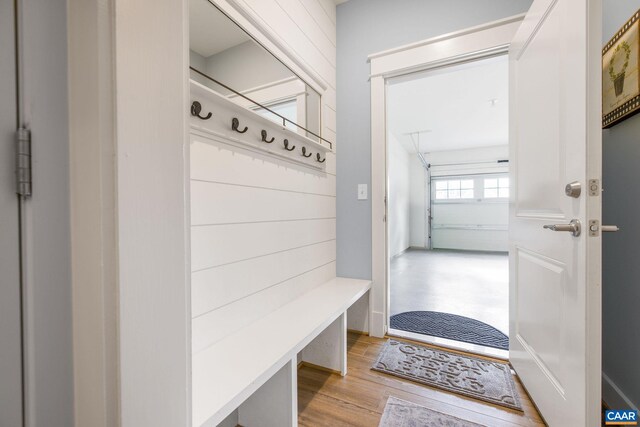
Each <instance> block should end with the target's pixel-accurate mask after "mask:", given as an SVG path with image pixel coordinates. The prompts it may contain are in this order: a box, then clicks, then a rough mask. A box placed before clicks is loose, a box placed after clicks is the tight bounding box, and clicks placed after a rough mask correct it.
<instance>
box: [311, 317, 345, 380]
mask: <svg viewBox="0 0 640 427" xmlns="http://www.w3.org/2000/svg"><path fill="white" fill-rule="evenodd" d="M302 361H303V362H307V363H309V364H311V365H316V366H320V367H322V368H326V369H329V370H331V371H334V372H338V373H340V375H342V376H345V375H347V313H346V312H345V313H342V315H340V317H338V318H337V319H336V320H335V321H334V322H333V323H332V324H331V325H329V326H328V327H327V328H326V329H325V330H324V331H322V332H321V333H320V335H318V336H317V337H316V338H315V339H314V340H313V341H311V342H310V343H309V345H308V346H306V347H305V348H304V350H302Z"/></svg>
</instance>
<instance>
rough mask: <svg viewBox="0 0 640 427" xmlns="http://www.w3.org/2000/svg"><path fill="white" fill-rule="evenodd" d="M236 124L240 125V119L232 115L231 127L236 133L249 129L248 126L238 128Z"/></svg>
mask: <svg viewBox="0 0 640 427" xmlns="http://www.w3.org/2000/svg"><path fill="white" fill-rule="evenodd" d="M238 126H240V120H238V119H237V118H235V117H234V118H233V120H231V129H233V130H235V131H236V132H238V133H245V132H246V131H248V130H249V128H248V127H246V126H245V127H244V129H242V130H238Z"/></svg>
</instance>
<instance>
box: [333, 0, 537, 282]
mask: <svg viewBox="0 0 640 427" xmlns="http://www.w3.org/2000/svg"><path fill="white" fill-rule="evenodd" d="M530 5H531V0H448V1H442V0H395V1H388V0H351V1H348V2H346V3H343V4H341V5H339V6H338V8H337V27H338V28H337V68H338V75H337V93H338V95H337V96H338V98H337V111H338V121H337V134H338V140H337V147H338V148H337V149H338V151H339V153H340V155H339V156H338V160H337V163H338V164H337V168H338V169H337V175H338V188H337V217H338V219H337V233H338V236H337V237H338V241H337V257H338V259H337V273H338V275H339V276H346V277H355V278H363V279H370V278H371V199H370V198H369V200H366V201H358V200H357V197H356V189H357V184H359V183H360V184H368V185H369V188H370V187H371V123H370V122H371V115H370V114H371V106H370V86H369V81H368V77H369V64H368V63H367V56H368V55H369V54H371V53H374V52H378V51H382V50H385V49H391V48H394V47H397V46H400V45H404V44H407V43H412V42H416V41H419V40H424V39H427V38H430V37H435V36H438V35H441V34H445V33H449V32H452V31H456V30H461V29H464V28H468V27H472V26H475V25H479V24H482V23H485V22H490V21H495V20H497V19H500V18H504V17H507V16H511V15H516V14H519V13H523V12H526V11H527V10H528V9H529V6H530Z"/></svg>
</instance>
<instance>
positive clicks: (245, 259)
mask: <svg viewBox="0 0 640 427" xmlns="http://www.w3.org/2000/svg"><path fill="white" fill-rule="evenodd" d="M334 240H336V239H327V240H321V241H318V242H313V243H308V244H306V245H301V246H296V247H293V248H287V249H282V250H279V251H275V252H269V253H266V254H261V255H256V256H252V257H248V258H244V259H239V260H236V261H230V262H225V263H222V264H216V265H212V266H210V267H205V268H199V269H197V270H192V271H191V273H199V272H201V271H207V270H213V269H214V268H219V267H225V266H227V265H233V264H238V263H240V262H245V261H251V260H253V259H259V258H264V257H267V256H270V255H276V254H281V253H284V252H291V251H295V250H296V249H302V248H308V247H311V246H316V245H321V244H323V243H329V242H332V241H334Z"/></svg>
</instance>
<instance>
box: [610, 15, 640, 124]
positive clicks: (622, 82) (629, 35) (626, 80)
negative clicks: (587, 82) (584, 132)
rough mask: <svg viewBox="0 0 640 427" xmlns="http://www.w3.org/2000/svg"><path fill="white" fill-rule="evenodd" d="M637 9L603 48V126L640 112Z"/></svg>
mask: <svg viewBox="0 0 640 427" xmlns="http://www.w3.org/2000/svg"><path fill="white" fill-rule="evenodd" d="M639 72H640V10H638V11H637V12H636V13H635V14H634V15H633V16H632V17H631V18H630V19H629V20H628V21H627V22H626V23H625V24H624V25H623V26H622V27H621V28H620V30H618V32H617V33H616V34H615V35H614V36H613V37H612V38H611V40H609V42H608V43H607V44H605V46H604V47H603V49H602V127H603V128H604V129H606V128H610V127H611V126H614V125H616V124H618V123H620V122H621V121H623V120H625V119H628V118H629V117H631V116H633V115H634V114H636V113H638V112H640V76H639Z"/></svg>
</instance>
